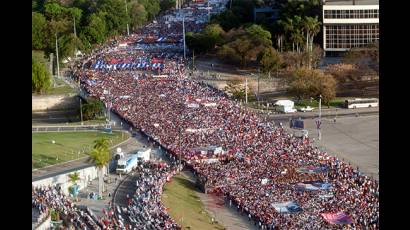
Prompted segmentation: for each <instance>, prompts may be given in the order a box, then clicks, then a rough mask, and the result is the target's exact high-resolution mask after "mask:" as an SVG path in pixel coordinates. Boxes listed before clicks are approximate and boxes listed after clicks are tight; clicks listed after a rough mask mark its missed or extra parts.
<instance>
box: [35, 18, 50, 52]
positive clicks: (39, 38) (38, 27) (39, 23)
mask: <svg viewBox="0 0 410 230" xmlns="http://www.w3.org/2000/svg"><path fill="white" fill-rule="evenodd" d="M46 26H47V22H46V18H45V17H44V16H43V15H42V14H40V13H37V12H34V13H32V15H31V47H32V49H35V50H40V49H44V48H45V47H46V44H45V37H44V33H45V29H46Z"/></svg>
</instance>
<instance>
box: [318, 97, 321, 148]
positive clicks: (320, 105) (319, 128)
mask: <svg viewBox="0 0 410 230" xmlns="http://www.w3.org/2000/svg"><path fill="white" fill-rule="evenodd" d="M320 125H322V95H319V125H318V131H319V141H320V140H322V132H321V131H320Z"/></svg>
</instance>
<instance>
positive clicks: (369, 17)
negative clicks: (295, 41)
mask: <svg viewBox="0 0 410 230" xmlns="http://www.w3.org/2000/svg"><path fill="white" fill-rule="evenodd" d="M378 40H379V1H378V0H350V1H346V0H334V1H330V0H327V1H324V2H323V50H324V51H325V54H329V53H341V52H346V51H348V50H350V49H351V48H360V47H366V46H367V45H369V44H372V43H375V42H376V41H378Z"/></svg>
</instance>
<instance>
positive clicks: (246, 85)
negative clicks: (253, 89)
mask: <svg viewBox="0 0 410 230" xmlns="http://www.w3.org/2000/svg"><path fill="white" fill-rule="evenodd" d="M245 103H246V104H248V78H245Z"/></svg>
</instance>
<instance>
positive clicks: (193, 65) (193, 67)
mask: <svg viewBox="0 0 410 230" xmlns="http://www.w3.org/2000/svg"><path fill="white" fill-rule="evenodd" d="M194 70H195V50H194V49H192V71H194Z"/></svg>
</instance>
